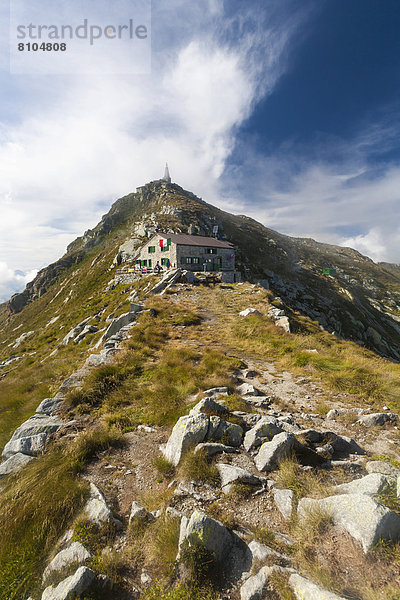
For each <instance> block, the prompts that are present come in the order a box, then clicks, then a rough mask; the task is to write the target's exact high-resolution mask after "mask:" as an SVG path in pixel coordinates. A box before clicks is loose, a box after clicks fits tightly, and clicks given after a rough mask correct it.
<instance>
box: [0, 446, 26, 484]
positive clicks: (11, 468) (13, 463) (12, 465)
mask: <svg viewBox="0 0 400 600" xmlns="http://www.w3.org/2000/svg"><path fill="white" fill-rule="evenodd" d="M31 460H33V456H27V455H26V454H22V453H21V452H18V453H17V454H13V455H12V456H10V458H8V459H7V460H6V461H4V462H3V463H2V464H1V465H0V478H1V477H5V476H6V475H9V474H10V473H16V472H17V471H20V470H21V469H23V468H24V467H25V465H27V464H28V463H29V462H31Z"/></svg>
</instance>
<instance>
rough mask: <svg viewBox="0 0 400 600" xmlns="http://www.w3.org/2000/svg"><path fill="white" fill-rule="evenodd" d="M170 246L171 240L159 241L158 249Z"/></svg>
mask: <svg viewBox="0 0 400 600" xmlns="http://www.w3.org/2000/svg"><path fill="white" fill-rule="evenodd" d="M170 245H171V238H168V239H167V240H164V239H162V240H160V248H167V247H168V246H170Z"/></svg>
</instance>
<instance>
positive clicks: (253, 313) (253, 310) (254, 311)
mask: <svg viewBox="0 0 400 600" xmlns="http://www.w3.org/2000/svg"><path fill="white" fill-rule="evenodd" d="M248 316H252V317H254V316H261V313H260V311H258V310H257V309H256V308H246V309H245V310H242V311H241V312H240V313H239V317H248Z"/></svg>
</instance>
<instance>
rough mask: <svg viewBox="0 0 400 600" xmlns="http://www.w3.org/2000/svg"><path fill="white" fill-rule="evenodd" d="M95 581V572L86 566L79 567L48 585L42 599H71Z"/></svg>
mask: <svg viewBox="0 0 400 600" xmlns="http://www.w3.org/2000/svg"><path fill="white" fill-rule="evenodd" d="M95 581H96V573H95V572H94V571H92V570H91V569H88V568H87V567H79V569H78V570H77V571H76V572H75V573H74V575H71V576H70V577H67V578H66V579H64V580H63V581H61V583H59V584H58V585H57V587H54V586H52V585H50V586H49V587H47V588H46V589H45V590H44V592H43V594H42V600H72V598H75V597H76V596H78V595H79V594H82V593H83V592H86V591H87V590H88V589H89V588H90V587H91V586H92V585H93V584H94V582H95Z"/></svg>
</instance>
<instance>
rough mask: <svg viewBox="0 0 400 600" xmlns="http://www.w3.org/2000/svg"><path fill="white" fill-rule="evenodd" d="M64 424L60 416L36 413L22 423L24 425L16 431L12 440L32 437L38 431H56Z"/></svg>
mask: <svg viewBox="0 0 400 600" xmlns="http://www.w3.org/2000/svg"><path fill="white" fill-rule="evenodd" d="M63 425H64V423H63V421H61V419H59V418H58V417H51V416H47V415H40V414H36V415H34V416H33V417H30V419H28V420H27V421H25V422H24V423H22V425H20V426H19V427H18V429H16V430H15V431H14V433H13V435H12V437H11V440H10V441H13V440H18V439H19V438H23V437H31V436H32V435H37V434H38V433H46V434H50V433H55V432H56V431H58V430H59V429H60V427H62V426H63Z"/></svg>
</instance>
